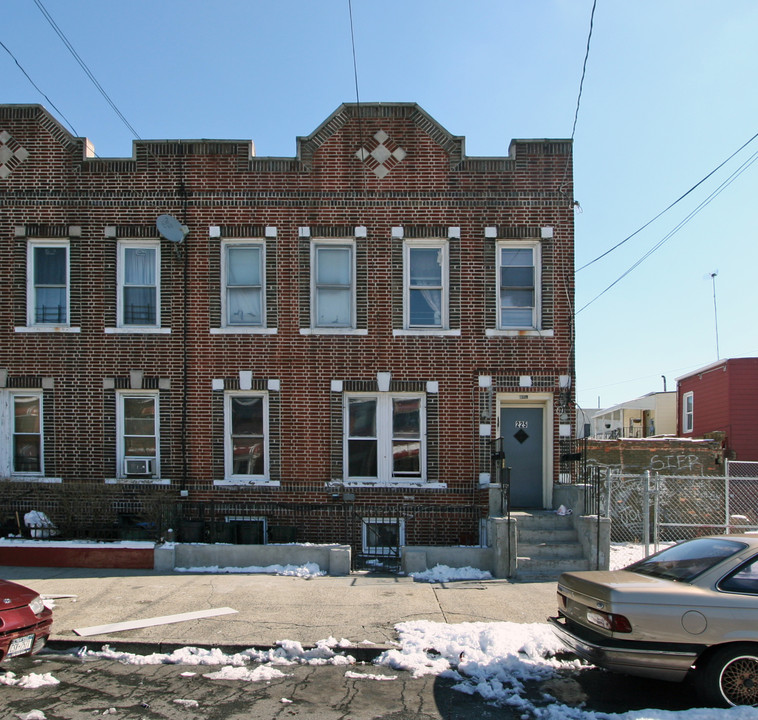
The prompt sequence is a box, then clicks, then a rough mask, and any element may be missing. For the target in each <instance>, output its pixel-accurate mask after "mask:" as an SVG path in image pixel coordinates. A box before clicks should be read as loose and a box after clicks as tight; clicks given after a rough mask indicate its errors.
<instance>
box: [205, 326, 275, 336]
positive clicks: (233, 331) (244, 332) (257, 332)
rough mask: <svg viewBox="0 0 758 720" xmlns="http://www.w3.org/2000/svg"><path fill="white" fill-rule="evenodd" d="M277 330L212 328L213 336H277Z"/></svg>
mask: <svg viewBox="0 0 758 720" xmlns="http://www.w3.org/2000/svg"><path fill="white" fill-rule="evenodd" d="M277 332H278V331H277V329H276V328H261V327H244V326H242V325H240V326H237V325H229V326H228V327H218V328H211V330H210V333H211V335H276V333H277Z"/></svg>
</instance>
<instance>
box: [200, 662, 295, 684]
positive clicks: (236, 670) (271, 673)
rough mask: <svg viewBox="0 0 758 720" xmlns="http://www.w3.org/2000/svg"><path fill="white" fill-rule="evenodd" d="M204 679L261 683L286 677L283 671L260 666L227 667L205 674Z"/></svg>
mask: <svg viewBox="0 0 758 720" xmlns="http://www.w3.org/2000/svg"><path fill="white" fill-rule="evenodd" d="M203 677H206V678H208V679H209V680H244V681H246V682H261V681H270V680H276V679H277V678H282V677H286V675H285V673H283V672H282V671H281V670H277V669H276V668H273V667H270V666H269V665H258V667H256V668H253V669H250V668H247V667H230V666H229V665H225V666H224V667H223V668H221V670H218V671H216V672H212V673H205V674H204V675H203Z"/></svg>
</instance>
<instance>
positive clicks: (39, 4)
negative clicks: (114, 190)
mask: <svg viewBox="0 0 758 720" xmlns="http://www.w3.org/2000/svg"><path fill="white" fill-rule="evenodd" d="M34 4H35V5H36V6H37V7H38V8H39V10H40V12H41V13H42V15H43V16H44V17H45V19H46V20H47V21H48V23H50V27H52V28H53V30H55V32H56V34H57V35H58V37H59V38H60V39H61V40H62V41H63V44H64V45H65V46H66V48H68V51H69V52H70V53H71V55H72V56H73V57H74V60H76V62H77V63H79V66H80V67H81V69H82V70H84V73H85V74H86V75H87V77H88V78H89V79H90V80H91V81H92V84H93V85H94V86H95V87H96V88H97V90H98V92H99V93H100V94H101V95H102V96H103V98H104V99H105V101H106V102H107V103H108V104H109V105H110V106H111V108H113V111H114V112H115V113H116V115H118V117H119V119H120V120H121V122H123V123H124V125H125V126H126V127H127V129H128V130H129V132H131V133H132V135H134V137H135V138H137V140H141V139H142V138H141V137H140V136H139V134H138V133H137V131H136V130H135V129H134V127H132V125H131V123H130V122H129V121H128V120H127V119H126V118H125V117H124V115H123V113H122V112H121V111H120V110H119V109H118V107H117V106H116V103H114V102H113V100H111V98H110V96H109V95H108V93H107V92H105V89H104V88H103V86H102V85H101V84H100V83H99V82H98V81H97V78H96V77H95V76H94V75H93V74H92V71H91V70H90V69H89V68H88V67H87V64H86V63H85V62H84V60H82V58H81V57H80V56H79V53H77V52H76V50H75V49H74V46H73V45H72V44H71V43H70V42H69V40H68V38H67V37H66V35H65V34H64V32H63V30H61V29H60V28H59V27H58V25H57V23H56V22H55V20H53V18H52V16H51V15H50V13H49V12H48V11H47V8H45V6H44V5H43V4H42V0H34Z"/></svg>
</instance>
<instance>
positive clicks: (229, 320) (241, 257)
mask: <svg viewBox="0 0 758 720" xmlns="http://www.w3.org/2000/svg"><path fill="white" fill-rule="evenodd" d="M221 253H222V261H221V268H222V270H221V271H222V296H221V307H222V325H223V326H224V327H258V328H262V327H265V317H266V309H265V267H266V265H265V245H264V243H263V242H251V241H249V240H248V241H234V242H232V241H225V242H223V243H222V245H221Z"/></svg>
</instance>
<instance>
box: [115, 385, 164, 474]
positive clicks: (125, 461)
mask: <svg viewBox="0 0 758 720" xmlns="http://www.w3.org/2000/svg"><path fill="white" fill-rule="evenodd" d="M159 419H160V415H159V398H158V393H148V392H143V391H136V390H135V391H124V392H119V393H118V395H117V412H116V431H117V445H118V447H117V453H116V455H117V459H118V467H117V473H116V474H117V476H118V477H119V478H135V479H146V478H156V477H160V422H159Z"/></svg>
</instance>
